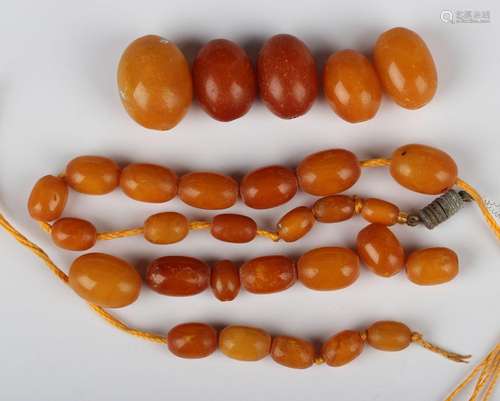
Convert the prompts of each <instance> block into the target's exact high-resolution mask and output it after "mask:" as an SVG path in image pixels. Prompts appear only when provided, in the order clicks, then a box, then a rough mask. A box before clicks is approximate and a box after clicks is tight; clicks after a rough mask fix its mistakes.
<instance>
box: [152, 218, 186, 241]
mask: <svg viewBox="0 0 500 401" xmlns="http://www.w3.org/2000/svg"><path fill="white" fill-rule="evenodd" d="M188 233H189V222H188V220H187V218H186V216H184V215H183V214H180V213H177V212H163V213H157V214H153V215H152V216H149V217H148V219H147V220H146V221H145V222H144V238H145V239H146V240H147V241H149V242H152V243H153V244H173V243H175V242H179V241H181V240H183V239H184V238H185V237H186V236H187V235H188Z"/></svg>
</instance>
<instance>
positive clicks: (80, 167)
mask: <svg viewBox="0 0 500 401" xmlns="http://www.w3.org/2000/svg"><path fill="white" fill-rule="evenodd" d="M119 180H120V168H119V167H118V165H117V164H116V163H115V162H114V161H113V160H111V159H108V158H107V157H101V156H80V157H77V158H75V159H73V160H71V161H70V162H69V163H68V165H67V166H66V182H67V183H68V185H69V186H70V187H71V188H73V189H74V190H75V191H78V192H81V193H83V194H88V195H103V194H107V193H109V192H111V191H113V190H114V189H115V188H116V187H117V186H118V184H119Z"/></svg>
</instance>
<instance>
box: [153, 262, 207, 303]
mask: <svg viewBox="0 0 500 401" xmlns="http://www.w3.org/2000/svg"><path fill="white" fill-rule="evenodd" d="M209 277H210V269H209V267H208V266H207V264H206V263H204V262H202V261H201V260H198V259H195V258H190V257H188V256H164V257H161V258H158V259H155V260H153V261H152V262H151V264H150V265H149V266H148V269H147V272H146V283H147V284H148V285H149V286H150V287H151V288H152V289H153V290H154V291H156V292H158V293H159V294H163V295H171V296H187V295H195V294H198V293H200V292H202V291H204V290H206V289H207V287H208V283H209Z"/></svg>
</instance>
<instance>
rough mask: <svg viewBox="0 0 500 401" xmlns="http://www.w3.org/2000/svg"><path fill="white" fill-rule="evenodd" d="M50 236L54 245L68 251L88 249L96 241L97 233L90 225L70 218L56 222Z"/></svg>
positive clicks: (85, 221) (84, 221)
mask: <svg viewBox="0 0 500 401" xmlns="http://www.w3.org/2000/svg"><path fill="white" fill-rule="evenodd" d="M50 235H51V237H52V241H53V242H54V244H56V245H57V246H58V247H60V248H63V249H67V250H70V251H85V250H87V249H90V248H92V247H93V246H94V245H95V243H96V239H97V232H96V229H95V227H94V225H93V224H92V223H90V222H89V221H87V220H82V219H76V218H72V217H65V218H63V219H59V220H57V221H56V222H55V223H54V225H53V226H52V230H51V233H50Z"/></svg>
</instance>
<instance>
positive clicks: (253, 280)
mask: <svg viewBox="0 0 500 401" xmlns="http://www.w3.org/2000/svg"><path fill="white" fill-rule="evenodd" d="M240 279H241V284H242V285H243V288H245V290H247V291H248V292H252V293H254V294H270V293H272V292H279V291H283V290H286V289H287V288H288V287H290V286H292V285H293V284H294V283H295V280H296V273H295V263H294V262H293V260H292V259H290V258H288V257H286V256H282V255H273V256H261V257H259V258H255V259H251V260H249V261H247V262H245V263H244V264H243V266H241V269H240Z"/></svg>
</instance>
